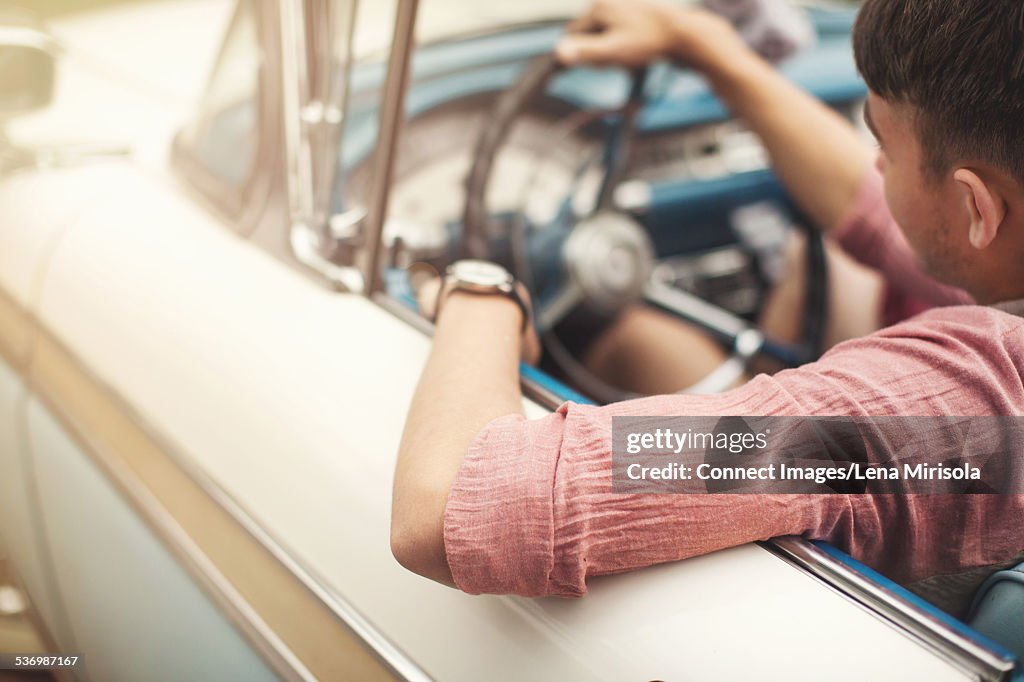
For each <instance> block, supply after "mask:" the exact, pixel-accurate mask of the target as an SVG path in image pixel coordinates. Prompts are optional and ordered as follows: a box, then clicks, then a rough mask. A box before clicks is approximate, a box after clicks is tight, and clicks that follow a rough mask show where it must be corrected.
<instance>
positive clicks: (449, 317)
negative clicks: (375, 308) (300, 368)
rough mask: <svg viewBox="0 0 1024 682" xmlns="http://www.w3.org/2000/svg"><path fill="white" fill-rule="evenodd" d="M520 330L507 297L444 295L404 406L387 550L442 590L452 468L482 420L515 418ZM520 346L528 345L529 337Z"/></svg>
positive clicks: (518, 406) (446, 570) (446, 577)
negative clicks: (427, 350) (431, 340)
mask: <svg viewBox="0 0 1024 682" xmlns="http://www.w3.org/2000/svg"><path fill="white" fill-rule="evenodd" d="M521 329H522V312H521V311H520V309H519V306H518V305H516V303H515V302H513V301H512V300H511V299H508V298H505V297H502V296H479V295H475V294H468V293H462V292H454V293H452V294H449V295H448V296H447V299H446V300H445V301H444V306H443V314H442V315H441V316H440V319H439V320H438V324H437V330H436V332H435V334H434V346H433V349H432V350H431V353H430V357H429V359H428V360H427V364H426V367H424V369H423V375H422V376H421V377H420V382H419V385H418V386H417V388H416V393H415V395H414V396H413V400H412V405H411V406H410V408H409V417H408V419H407V421H406V424H405V431H404V432H403V434H402V443H401V446H400V447H399V452H398V466H397V469H396V471H395V484H394V492H393V498H392V514H391V550H392V552H393V553H394V555H395V558H396V559H397V560H398V561H399V563H401V564H402V565H403V566H405V567H406V568H408V569H409V570H410V571H413V572H415V573H419V574H420V575H423V576H425V577H427V578H430V579H432V580H436V581H438V582H441V583H444V584H446V585H452V584H453V583H452V577H451V571H450V569H449V568H448V562H447V560H446V558H445V548H444V510H445V504H446V503H447V501H448V491H449V490H450V489H451V487H452V481H454V480H455V474H456V472H457V471H458V469H459V464H460V463H461V462H462V458H463V456H464V455H465V453H466V451H467V450H468V449H469V445H470V443H471V442H472V440H473V437H474V436H475V435H476V434H477V433H478V432H479V431H480V429H482V428H483V427H484V426H485V425H486V424H487V423H488V422H490V421H491V420H493V419H495V418H497V417H501V416H504V415H509V414H517V413H518V414H522V394H521V392H520V389H519V358H520V356H521V355H522V354H523V353H522V346H523V337H522V334H521ZM531 333H532V332H531ZM527 342H528V343H531V342H532V344H533V345H534V346H535V345H536V340H535V339H534V338H532V337H528V339H527ZM531 352H532V353H535V352H536V351H535V349H534V350H531Z"/></svg>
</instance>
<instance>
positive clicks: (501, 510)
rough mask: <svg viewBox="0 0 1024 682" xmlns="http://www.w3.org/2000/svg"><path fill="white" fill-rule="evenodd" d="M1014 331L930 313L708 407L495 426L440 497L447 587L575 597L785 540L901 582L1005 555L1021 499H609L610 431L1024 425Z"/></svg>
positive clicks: (969, 317) (579, 411)
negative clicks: (993, 418) (661, 567)
mask: <svg viewBox="0 0 1024 682" xmlns="http://www.w3.org/2000/svg"><path fill="white" fill-rule="evenodd" d="M1022 328H1024V327H1022V323H1021V320H1020V318H1017V317H1013V316H1011V315H1007V314H1005V313H1001V312H998V311H995V310H992V309H987V308H981V307H978V306H972V307H961V308H956V309H952V308H942V309H936V310H933V311H930V312H928V313H925V314H924V315H922V316H920V317H918V318H915V320H913V321H910V322H905V323H903V324H901V325H896V326H894V327H890V328H888V329H886V330H882V331H880V332H878V333H877V334H875V335H872V336H870V337H866V338H864V339H857V340H854V341H849V342H846V343H844V344H841V345H839V346H837V347H836V348H835V349H833V350H832V351H830V352H829V353H828V354H827V355H826V356H825V357H824V358H822V360H821V361H819V362H818V363H814V364H811V365H807V366H805V367H802V368H799V369H795V370H787V371H784V372H780V373H779V374H777V375H775V376H773V377H768V376H763V375H762V376H759V377H756V378H754V379H753V380H752V381H750V382H748V383H747V384H745V385H744V386H742V387H740V388H737V389H735V390H732V391H729V392H727V393H723V394H720V395H712V396H691V395H669V396H655V397H650V398H642V399H638V400H630V401H625V402H621V403H615V404H612V405H606V406H603V407H597V406H591V405H577V404H574V403H565V404H563V405H562V406H561V407H560V408H559V409H558V410H557V411H556V412H554V413H552V414H550V415H547V416H545V417H543V418H541V419H536V420H527V419H525V418H524V417H522V416H521V415H515V416H508V417H502V418H500V419H497V420H495V421H493V422H491V423H490V424H488V425H487V426H486V427H485V428H484V429H483V431H481V432H480V433H479V434H478V435H477V437H476V439H475V440H474V442H473V443H472V445H471V447H470V449H469V451H468V453H467V455H466V456H465V458H464V459H463V462H462V464H461V467H460V469H459V472H458V474H457V475H456V479H455V482H454V484H453V486H452V488H451V491H450V493H449V497H448V503H447V506H446V509H445V519H444V541H445V551H446V554H447V558H448V563H449V566H450V568H451V572H452V577H453V578H454V581H455V584H456V585H457V586H458V587H459V588H460V589H462V590H464V591H466V592H469V593H472V594H481V593H492V594H519V595H524V596H542V595H558V596H565V597H575V596H581V595H583V594H585V593H586V589H587V588H586V580H587V578H588V577H591V576H598V575H604V574H609V573H618V572H621V571H627V570H631V569H635V568H640V567H643V566H649V565H652V564H657V563H663V562H669V561H676V560H679V559H685V558H688V557H692V556H697V555H700V554H706V553H709V552H713V551H716V550H719V549H723V548H726V547H732V546H736V545H740V544H744V543H747V542H752V541H755V540H764V539H768V538H772V537H778V536H782V535H803V536H805V537H807V538H811V539H822V540H828V541H830V542H833V543H834V544H836V545H837V546H839V547H840V548H842V549H844V550H846V551H847V552H849V553H851V554H852V555H853V556H855V557H857V558H859V559H861V560H863V561H865V562H866V563H868V564H869V565H871V566H873V567H875V568H877V569H878V570H881V571H882V572H884V573H886V574H887V575H889V577H891V578H893V579H895V580H901V581H913V580H919V579H921V578H924V577H928V576H931V575H936V574H938V573H942V572H955V571H958V570H961V569H964V568H973V567H977V566H983V565H988V564H991V563H993V562H995V561H999V560H1000V559H1002V558H1006V557H1008V556H1011V555H1014V554H1016V553H1018V552H1019V551H1020V550H1021V536H1020V532H1019V528H1020V527H1021V525H1020V524H1022V523H1024V496H1009V497H1006V498H1002V497H1000V496H996V495H966V496H961V499H958V500H956V501H955V503H951V501H950V500H949V499H946V498H944V497H943V496H941V495H906V496H887V495H839V494H836V495H777V494H776V495H770V494H756V493H751V494H639V493H638V494H632V493H630V494H627V493H616V492H614V491H613V487H612V462H611V459H612V454H611V453H612V423H613V418H614V417H616V416H659V415H660V416H670V415H674V416H687V415H689V416H700V415H719V416H724V415H736V416H745V415H777V416H803V415H908V414H919V415H942V414H961V415H1013V414H1024V384H1022V383H1021V381H1020V374H1019V372H1018V370H1017V367H1018V366H1020V365H1021V362H1022V360H1021V358H1020V357H1019V348H1018V346H1019V344H1018V343H1017V342H1016V339H1017V338H1019V335H1020V333H1021V330H1022ZM1010 341H1012V343H1010ZM921 386H927V387H928V389H929V390H928V393H927V394H924V395H922V393H921ZM979 529H982V530H983V531H984V532H980V531H979ZM961 531H962V532H961Z"/></svg>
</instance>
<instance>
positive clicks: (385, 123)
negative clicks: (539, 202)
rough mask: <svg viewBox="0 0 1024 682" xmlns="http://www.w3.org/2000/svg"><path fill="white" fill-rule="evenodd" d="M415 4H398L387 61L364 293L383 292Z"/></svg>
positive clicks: (415, 0)
mask: <svg viewBox="0 0 1024 682" xmlns="http://www.w3.org/2000/svg"><path fill="white" fill-rule="evenodd" d="M418 7H419V1H418V0H398V9H397V12H396V17H395V31H394V35H393V38H392V41H391V55H390V57H389V59H388V74H387V79H386V80H385V82H384V94H383V98H382V100H381V110H380V119H379V121H380V122H379V125H378V127H377V130H378V131H379V133H378V135H379V137H378V140H377V150H376V154H375V155H374V162H373V178H372V180H371V183H370V196H369V201H368V203H367V215H366V222H365V223H364V226H365V233H364V235H363V239H364V243H365V244H366V248H367V253H366V262H365V263H364V265H363V267H364V273H363V279H364V280H365V281H366V293H367V294H370V295H372V294H375V293H377V292H379V291H382V290H383V286H384V283H383V277H382V276H381V275H382V273H381V267H382V263H381V253H382V251H383V237H384V223H385V221H386V220H387V215H388V199H389V197H390V192H391V176H392V167H393V166H394V161H395V155H396V153H397V151H398V141H399V137H400V136H401V132H402V129H403V128H404V127H405V91H406V84H407V83H408V81H409V70H410V63H411V60H412V52H413V48H414V47H415V44H416V12H417V9H418Z"/></svg>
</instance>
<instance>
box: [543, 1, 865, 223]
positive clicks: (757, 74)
mask: <svg viewBox="0 0 1024 682" xmlns="http://www.w3.org/2000/svg"><path fill="white" fill-rule="evenodd" d="M571 29H573V30H574V31H576V32H574V33H571V34H569V35H567V36H566V37H565V38H563V40H562V41H561V43H559V45H558V48H557V53H558V55H559V58H560V59H561V60H562V61H563V62H564V63H566V64H569V65H575V64H584V63H596V64H621V65H625V66H637V65H642V64H646V63H648V62H651V61H654V60H656V59H670V60H673V61H677V62H679V63H682V64H684V65H687V66H690V67H692V68H694V69H696V70H697V71H699V72H701V73H702V74H703V75H704V76H705V77H706V78H707V79H708V82H709V83H710V85H711V87H712V88H713V89H714V90H715V92H716V93H717V94H718V95H719V97H720V98H721V99H722V100H723V101H724V102H725V104H726V105H727V106H728V107H729V108H730V109H731V110H732V111H733V112H734V113H735V114H736V115H737V116H739V117H740V118H742V119H743V120H744V121H745V122H746V123H747V125H748V126H749V127H750V128H751V130H753V131H754V132H755V133H756V134H757V135H758V136H759V137H760V138H761V140H762V142H763V143H764V145H765V147H766V149H767V150H768V153H769V154H770V155H771V158H772V162H773V164H774V167H775V171H776V173H777V174H778V176H779V177H780V179H781V180H782V182H783V184H784V185H785V186H786V188H787V189H788V190H789V192H790V193H791V194H792V195H793V197H794V198H795V199H796V200H797V202H798V203H799V204H800V206H801V207H802V208H803V209H804V211H806V212H807V214H808V216H810V218H811V219H812V220H814V222H815V223H816V224H817V225H818V226H819V227H821V228H822V229H823V230H825V231H828V230H830V229H832V228H833V227H835V226H836V225H837V224H838V223H839V221H840V220H841V219H842V217H843V216H844V215H845V213H846V211H847V210H848V209H849V207H850V205H851V203H852V202H853V199H854V197H855V196H856V193H857V190H858V188H859V187H860V184H861V181H862V180H863V178H864V174H865V171H866V170H867V169H868V168H869V167H870V166H871V164H872V161H873V159H874V154H873V151H872V149H871V147H870V145H868V144H867V143H866V142H865V141H864V140H863V139H862V137H861V136H860V134H859V133H858V132H857V131H856V130H854V129H853V127H852V126H850V124H849V123H848V122H847V121H846V120H845V119H843V118H842V117H841V116H840V115H839V114H838V113H836V112H835V111H833V110H832V109H830V108H829V107H827V106H826V105H824V104H822V103H821V102H820V101H818V100H817V99H815V98H814V97H812V96H811V95H810V94H808V93H807V92H805V91H804V90H802V89H800V88H799V87H797V86H796V85H794V84H793V83H791V82H790V81H789V80H787V79H786V78H785V77H784V76H782V75H781V74H780V73H779V72H778V71H776V70H775V68H774V67H772V66H771V65H770V64H769V63H768V62H766V61H764V60H763V59H762V58H761V57H760V56H758V55H757V54H756V53H755V52H754V51H753V50H751V49H750V48H749V47H748V46H747V45H746V43H744V42H743V39H742V38H741V37H740V36H739V34H738V33H737V32H736V31H735V30H734V29H733V28H732V26H731V25H730V24H729V23H728V22H726V21H725V20H724V19H721V18H720V17H718V16H716V15H714V14H712V13H710V12H708V11H706V10H701V9H692V8H691V9H686V8H679V7H673V6H670V5H666V4H663V3H661V2H657V1H656V0H631V1H628V2H627V1H625V0H598V1H597V2H596V3H595V4H594V6H593V7H592V8H591V10H590V11H589V12H588V14H587V15H585V16H584V17H582V18H580V19H578V20H577V21H576V22H574V24H573V25H572V26H571Z"/></svg>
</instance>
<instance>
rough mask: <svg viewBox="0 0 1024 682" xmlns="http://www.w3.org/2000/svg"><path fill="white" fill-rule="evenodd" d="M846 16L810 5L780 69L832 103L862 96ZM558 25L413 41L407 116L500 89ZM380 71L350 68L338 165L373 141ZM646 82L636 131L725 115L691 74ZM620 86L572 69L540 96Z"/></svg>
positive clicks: (616, 78)
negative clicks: (806, 23) (805, 26)
mask: <svg viewBox="0 0 1024 682" xmlns="http://www.w3.org/2000/svg"><path fill="white" fill-rule="evenodd" d="M854 16H855V14H854V12H852V11H850V10H822V9H818V10H813V11H811V17H812V19H813V20H814V22H815V25H816V28H817V30H818V35H819V42H818V44H817V45H816V46H815V47H814V48H813V49H811V50H808V51H806V52H804V53H801V54H798V55H796V56H794V57H793V58H791V59H789V60H787V61H786V62H784V63H783V64H782V65H781V67H780V68H781V69H782V71H783V72H784V73H786V74H787V75H788V76H789V77H790V78H791V79H793V80H794V81H795V82H797V83H799V84H800V85H802V86H803V87H805V88H806V89H808V90H809V91H811V92H812V93H814V94H815V95H816V96H817V97H819V98H821V99H823V100H824V101H826V102H830V103H835V104H838V103H844V102H849V101H852V100H855V99H858V98H861V97H863V96H864V94H865V88H864V85H863V83H862V82H861V80H860V78H859V76H858V75H857V72H856V69H855V66H854V63H853V58H852V53H851V49H850V37H849V32H850V28H851V27H852V24H853V19H854ZM562 31H563V24H562V23H561V22H559V23H541V24H532V25H525V26H519V27H515V28H511V29H508V30H503V31H495V32H491V33H485V34H480V35H473V36H468V37H463V38H456V39H451V40H446V41H438V42H434V43H428V44H425V45H422V46H420V47H419V48H418V49H417V51H416V53H415V54H414V56H413V63H412V79H411V84H410V88H409V91H408V93H407V98H406V109H407V115H408V117H410V118H414V117H417V116H420V115H422V114H424V113H426V112H429V111H431V110H434V109H436V108H439V107H443V106H445V105H449V104H452V103H455V102H457V101H459V100H464V99H467V98H472V97H479V96H485V95H493V94H494V93H496V92H499V91H501V90H503V89H505V88H507V87H508V86H510V85H512V83H514V82H515V79H516V77H517V76H518V75H519V73H520V72H521V70H522V68H523V67H524V65H525V64H526V62H527V60H529V59H530V58H531V57H534V56H537V55H541V54H545V53H548V52H550V51H551V50H552V48H553V47H554V45H555V43H556V42H557V41H558V38H559V37H560V36H561V35H562ZM385 72H386V64H385V63H383V62H381V61H379V60H378V61H369V62H364V63H360V64H358V65H356V67H355V68H354V69H353V71H352V75H351V81H350V87H349V92H350V100H349V111H348V117H347V121H346V125H345V144H344V149H343V150H342V161H341V165H342V168H343V169H347V168H352V167H353V166H355V165H357V164H359V163H360V162H362V161H363V160H364V159H366V158H367V156H368V155H369V154H370V152H371V151H372V149H373V147H374V144H375V141H376V135H377V120H376V119H377V107H378V102H379V97H380V91H381V87H382V84H383V82H384V77H385ZM648 83H649V87H648V91H647V94H648V100H649V102H648V106H647V107H646V109H645V111H644V112H643V113H642V115H641V117H640V120H639V121H638V125H639V130H640V132H641V133H644V132H656V131H663V130H670V129H677V128H686V127H689V126H693V125H698V124H701V123H707V122H712V121H721V120H724V119H726V118H728V117H729V115H728V112H727V111H726V110H725V109H724V108H723V107H722V105H721V103H720V102H719V101H718V99H717V98H716V97H715V96H714V95H713V94H712V93H711V91H710V90H709V89H708V87H707V84H706V83H705V82H704V81H703V79H701V78H700V77H699V76H697V75H695V74H694V73H692V72H689V71H686V70H683V69H677V68H672V67H669V66H668V65H665V64H661V65H656V66H655V67H653V71H652V74H651V77H650V78H649V81H648ZM628 86H629V82H628V78H627V77H626V74H625V73H624V72H623V71H622V70H616V69H591V68H577V69H572V70H571V71H567V72H566V73H564V74H561V75H560V76H558V77H556V78H555V79H554V80H553V82H552V84H551V86H550V88H549V92H548V94H549V96H550V97H552V98H554V99H556V100H560V101H562V102H563V103H564V104H566V105H568V106H570V107H574V108H579V109H593V108H607V107H614V106H617V105H618V104H621V103H622V102H623V100H624V98H625V95H626V91H627V89H628Z"/></svg>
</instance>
